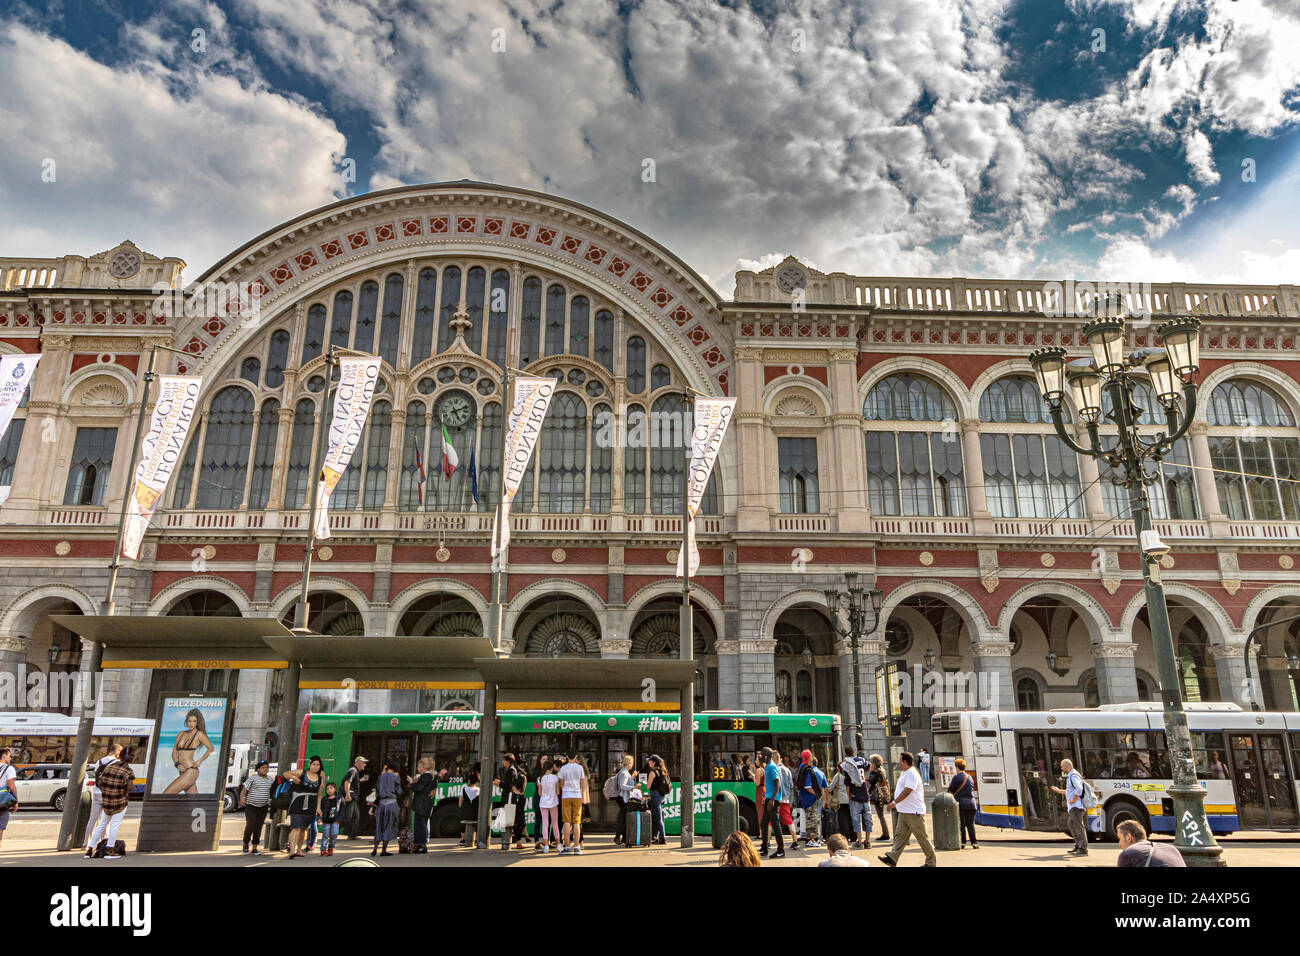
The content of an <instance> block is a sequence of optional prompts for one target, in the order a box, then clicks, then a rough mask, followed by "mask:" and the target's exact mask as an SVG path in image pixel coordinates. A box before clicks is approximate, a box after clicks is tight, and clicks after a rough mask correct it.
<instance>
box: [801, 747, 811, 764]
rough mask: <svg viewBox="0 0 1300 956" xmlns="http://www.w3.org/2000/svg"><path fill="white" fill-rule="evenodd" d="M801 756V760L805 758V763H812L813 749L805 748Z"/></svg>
mask: <svg viewBox="0 0 1300 956" xmlns="http://www.w3.org/2000/svg"><path fill="white" fill-rule="evenodd" d="M799 757H800V759H801V760H803V762H804V763H812V751H811V750H805V751H804V752H803V753H801V754H800V755H799Z"/></svg>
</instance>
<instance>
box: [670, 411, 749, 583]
mask: <svg viewBox="0 0 1300 956" xmlns="http://www.w3.org/2000/svg"><path fill="white" fill-rule="evenodd" d="M735 410H736V399H734V398H697V399H696V400H695V429H694V431H692V432H691V473H690V475H689V476H688V478H687V487H686V494H687V498H686V504H687V508H688V510H689V512H690V516H691V520H690V524H688V525H687V529H686V533H687V540H688V542H689V544H690V568H689V570H688V571H687V572H686V574H687V576H688V577H690V576H692V575H694V574H695V573H696V572H697V571H699V570H700V550H699V548H697V547H696V546H695V516H696V515H697V514H699V511H700V504H701V502H703V501H704V489H705V488H707V487H708V485H709V475H710V473H711V472H712V471H713V464H714V462H716V461H717V460H718V450H719V449H720V448H721V447H722V439H723V437H724V436H725V435H726V434H727V426H728V425H729V424H731V415H732V413H733V412H734V411H735ZM685 559H686V555H684V554H679V555H678V556H677V577H681V576H682V566H683V564H684V563H685Z"/></svg>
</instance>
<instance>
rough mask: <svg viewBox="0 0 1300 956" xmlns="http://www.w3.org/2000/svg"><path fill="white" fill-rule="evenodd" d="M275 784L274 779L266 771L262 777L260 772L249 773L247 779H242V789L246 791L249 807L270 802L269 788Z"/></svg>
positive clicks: (262, 805)
mask: <svg viewBox="0 0 1300 956" xmlns="http://www.w3.org/2000/svg"><path fill="white" fill-rule="evenodd" d="M273 786H275V779H274V778H273V777H272V776H271V775H270V774H269V773H268V774H267V775H266V776H265V777H263V776H262V775H261V774H260V773H251V774H249V775H248V779H247V780H245V781H244V791H245V792H246V793H247V797H245V800H246V802H247V803H248V805H249V806H250V807H264V806H266V805H267V804H268V803H270V802H271V788H272V787H273Z"/></svg>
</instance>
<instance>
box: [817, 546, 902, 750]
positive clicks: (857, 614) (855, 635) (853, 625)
mask: <svg viewBox="0 0 1300 956" xmlns="http://www.w3.org/2000/svg"><path fill="white" fill-rule="evenodd" d="M823 593H824V594H825V595H826V608H827V610H829V611H830V613H831V628H832V630H834V632H835V633H836V634H838V635H839V636H840V637H847V638H848V639H849V647H850V648H851V649H852V651H853V743H854V746H855V747H856V748H857V752H858V753H861V752H862V674H861V673H860V671H859V667H858V642H859V641H860V640H862V639H863V638H864V637H869V636H870V635H872V634H874V633H876V628H878V627H879V626H880V607H881V605H882V604H883V603H884V600H885V595H884V592H882V591H881V590H880V589H879V588H876V587H873V588H872V589H871V590H870V591H867V590H865V589H863V588H860V587H858V575H857V572H855V571H847V572H845V574H844V590H843V591H836V590H835V589H834V588H826V589H825V591H823ZM842 601H843V602H846V603H847V605H848V607H847V610H848V627H847V628H844V627H841V626H840V603H841V602H842ZM868 608H870V609H871V626H870V627H866V626H865V622H866V616H867V609H868ZM885 692H886V693H888V692H889V688H888V687H886V688H885Z"/></svg>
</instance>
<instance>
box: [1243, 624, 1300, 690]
mask: <svg viewBox="0 0 1300 956" xmlns="http://www.w3.org/2000/svg"><path fill="white" fill-rule="evenodd" d="M1293 621H1300V614H1297V615H1295V616H1294V617H1284V618H1282V619H1281V620H1278V621H1269V622H1268V623H1267V624H1256V625H1255V626H1254V627H1252V628H1251V629H1250V633H1249V634H1247V635H1246V645H1245V647H1244V648H1243V649H1242V652H1241V654H1242V664H1244V665H1245V670H1244V673H1245V675H1246V680H1247V681H1249V680H1250V646H1251V644H1253V643H1254V641H1255V638H1257V637H1259V636H1260V635H1261V634H1263V633H1264V632H1265V631H1267V630H1268V629H1269V628H1271V627H1277V626H1278V625H1279V624H1290V623H1292V622H1293ZM1286 669H1287V672H1288V673H1290V674H1294V673H1296V671H1300V658H1297V657H1296V656H1295V655H1294V654H1293V655H1291V656H1290V657H1288V658H1287V662H1286ZM1247 686H1249V684H1247ZM1263 698H1264V678H1263V675H1261V676H1260V679H1259V700H1256V699H1255V695H1254V694H1251V695H1250V709H1251V710H1255V711H1258V710H1263V709H1264V708H1263V706H1262V701H1263Z"/></svg>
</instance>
